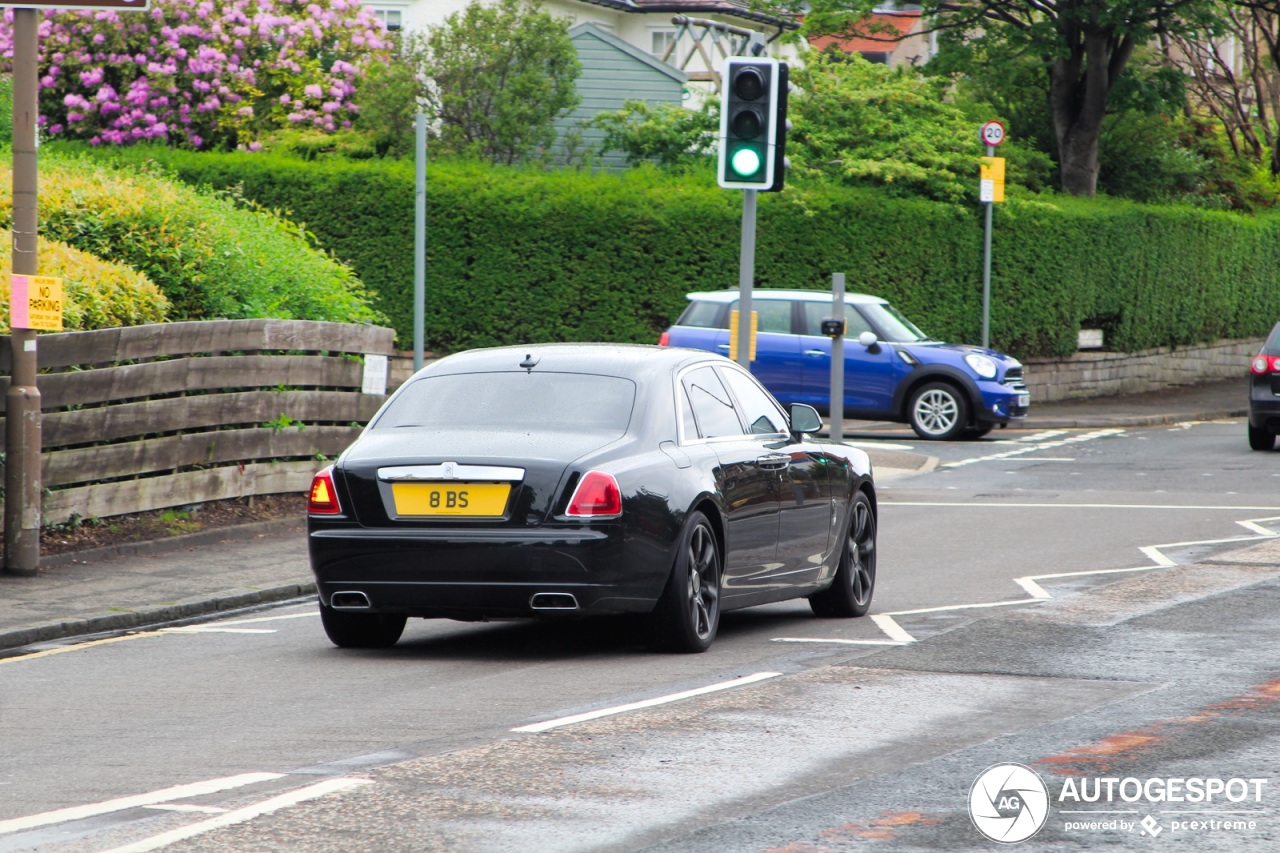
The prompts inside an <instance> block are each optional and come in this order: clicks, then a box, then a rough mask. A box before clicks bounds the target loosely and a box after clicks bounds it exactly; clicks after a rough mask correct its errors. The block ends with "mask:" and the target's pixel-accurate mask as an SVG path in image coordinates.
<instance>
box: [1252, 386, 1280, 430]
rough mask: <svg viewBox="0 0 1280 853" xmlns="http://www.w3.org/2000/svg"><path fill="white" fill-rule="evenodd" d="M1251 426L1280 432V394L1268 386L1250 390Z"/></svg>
mask: <svg viewBox="0 0 1280 853" xmlns="http://www.w3.org/2000/svg"><path fill="white" fill-rule="evenodd" d="M1249 426H1251V427H1253V428H1254V429H1265V430H1268V431H1270V432H1274V433H1280V396H1276V395H1275V394H1273V393H1272V392H1271V389H1270V388H1268V387H1266V386H1263V387H1261V388H1259V387H1256V386H1254V387H1252V388H1251V389H1250V391H1249Z"/></svg>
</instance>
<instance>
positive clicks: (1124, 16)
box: [772, 0, 1219, 196]
mask: <svg viewBox="0 0 1280 853" xmlns="http://www.w3.org/2000/svg"><path fill="white" fill-rule="evenodd" d="M772 2H773V3H774V4H775V5H777V4H779V3H781V4H784V5H788V4H789V5H794V3H793V2H792V0H772ZM809 5H810V6H811V11H810V13H809V15H808V16H807V17H806V19H805V32H807V33H809V34H811V35H815V34H828V35H836V36H838V37H846V38H847V37H852V36H855V35H862V36H870V37H872V38H883V39H886V40H891V38H892V37H891V36H890V35H888V34H885V33H883V31H881V32H879V33H877V32H875V29H876V28H874V27H872V28H871V29H872V31H871V32H868V24H866V23H865V21H866V19H867V15H868V14H869V13H870V12H871V10H872V7H873V5H874V0H812V2H810V3H809ZM1218 9H1219V7H1218V6H1217V5H1216V4H1215V2H1214V0H929V2H926V3H925V4H924V13H925V15H926V16H927V17H928V18H929V19H930V20H931V21H932V25H931V26H932V28H933V29H934V30H955V31H957V32H959V33H961V34H963V37H964V38H966V39H969V40H971V41H973V42H975V43H978V44H983V45H986V46H988V48H989V51H988V52H989V53H990V54H991V55H992V56H1001V55H1028V56H1032V57H1035V59H1036V60H1037V61H1038V62H1039V63H1040V65H1041V67H1042V69H1043V73H1044V74H1045V75H1046V77H1047V81H1048V86H1047V92H1048V95H1047V100H1048V108H1049V115H1050V119H1051V122H1052V128H1053V134H1054V139H1055V141H1056V144H1057V153H1058V164H1059V179H1060V182H1061V186H1062V189H1063V190H1064V191H1066V192H1068V193H1071V194H1072V195H1084V196H1092V195H1093V194H1094V193H1095V192H1096V191H1097V184H1098V140H1099V137H1100V136H1101V134H1102V130H1103V120H1104V118H1105V117H1106V115H1107V109H1108V104H1109V102H1110V100H1111V97H1112V94H1113V91H1114V89H1115V86H1116V84H1117V82H1118V81H1119V80H1120V78H1121V75H1122V74H1124V72H1125V69H1126V67H1127V66H1128V64H1129V61H1130V59H1131V58H1132V56H1133V52H1134V49H1135V48H1137V47H1138V46H1139V45H1141V44H1144V43H1146V42H1149V41H1151V40H1153V39H1155V38H1157V37H1159V36H1163V35H1167V34H1175V33H1196V34H1202V35H1205V34H1211V33H1213V32H1214V31H1215V30H1216V28H1217V27H1218V21H1219V17H1218Z"/></svg>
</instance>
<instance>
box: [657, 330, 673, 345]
mask: <svg viewBox="0 0 1280 853" xmlns="http://www.w3.org/2000/svg"><path fill="white" fill-rule="evenodd" d="M658 346H660V347H669V346H671V333H670V332H663V333H662V334H661V335H659V336H658Z"/></svg>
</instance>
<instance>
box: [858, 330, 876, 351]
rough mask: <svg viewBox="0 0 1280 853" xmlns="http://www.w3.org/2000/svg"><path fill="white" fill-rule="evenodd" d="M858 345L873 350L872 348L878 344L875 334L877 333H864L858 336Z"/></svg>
mask: <svg viewBox="0 0 1280 853" xmlns="http://www.w3.org/2000/svg"><path fill="white" fill-rule="evenodd" d="M858 343H860V344H862V345H863V346H864V347H866V348H867V349H871V348H872V347H873V346H875V345H876V343H877V341H876V333H875V332H863V333H862V334H860V335H858Z"/></svg>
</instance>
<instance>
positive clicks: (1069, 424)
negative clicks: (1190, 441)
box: [1019, 406, 1249, 429]
mask: <svg viewBox="0 0 1280 853" xmlns="http://www.w3.org/2000/svg"><path fill="white" fill-rule="evenodd" d="M1248 416H1249V409H1248V408H1247V407H1244V406H1242V407H1240V408H1239V409H1228V410H1217V411H1212V412H1174V413H1171V414H1161V415H1092V416H1090V415H1081V416H1080V417H1074V418H1073V417H1070V416H1065V417H1064V416H1059V417H1044V418H1028V419H1027V420H1026V421H1024V422H1023V423H1022V424H1020V425H1019V429H1072V428H1075V429H1083V428H1090V427H1092V428H1102V427H1139V426H1164V425H1166V424H1179V423H1185V422H1187V421H1220V420H1224V419H1226V418H1244V417H1248Z"/></svg>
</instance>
